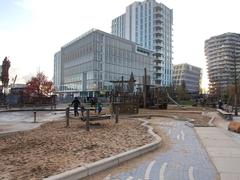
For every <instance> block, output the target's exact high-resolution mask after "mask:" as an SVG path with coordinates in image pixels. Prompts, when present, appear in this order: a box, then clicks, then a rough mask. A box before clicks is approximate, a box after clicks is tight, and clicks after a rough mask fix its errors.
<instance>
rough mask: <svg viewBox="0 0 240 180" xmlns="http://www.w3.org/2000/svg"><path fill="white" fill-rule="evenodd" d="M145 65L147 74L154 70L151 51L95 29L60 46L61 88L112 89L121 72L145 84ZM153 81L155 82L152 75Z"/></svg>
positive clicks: (80, 90)
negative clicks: (113, 82)
mask: <svg viewBox="0 0 240 180" xmlns="http://www.w3.org/2000/svg"><path fill="white" fill-rule="evenodd" d="M54 67H58V66H57V65H56V66H54ZM144 68H146V69H147V73H148V75H151V74H153V57H152V51H150V50H146V49H144V48H140V47H138V46H137V45H136V44H135V43H134V42H132V41H129V40H126V39H123V38H120V37H117V36H114V35H112V34H108V33H105V32H103V31H100V30H96V29H92V30H90V31H89V32H87V33H85V34H83V35H82V36H80V37H78V38H77V39H75V40H73V41H71V42H69V43H68V44H66V45H64V46H63V47H62V48H61V73H60V74H61V77H60V78H59V79H61V83H60V87H59V92H66V93H67V92H73V93H80V92H81V93H84V94H85V95H92V93H93V92H100V91H110V90H111V89H112V86H113V84H112V83H111V82H110V81H113V80H121V79H122V76H123V79H124V80H129V78H130V74H131V73H133V75H134V78H135V80H136V83H137V84H142V83H143V82H142V79H143V75H144ZM55 71H56V69H54V72H55ZM55 78H57V77H55ZM150 81H151V83H152V84H153V83H154V81H153V78H152V76H150ZM54 82H55V81H54ZM86 93H87V94H86ZM89 93H90V94H89Z"/></svg>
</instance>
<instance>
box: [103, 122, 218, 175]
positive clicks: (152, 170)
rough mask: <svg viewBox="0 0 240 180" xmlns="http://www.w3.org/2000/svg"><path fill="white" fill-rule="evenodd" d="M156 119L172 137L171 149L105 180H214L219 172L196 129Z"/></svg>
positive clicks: (179, 123)
mask: <svg viewBox="0 0 240 180" xmlns="http://www.w3.org/2000/svg"><path fill="white" fill-rule="evenodd" d="M155 119H156V121H155V125H156V126H159V127H161V129H162V130H163V131H164V132H165V134H166V135H167V136H168V137H169V139H170V141H171V149H170V150H168V151H166V152H164V153H159V154H157V155H156V156H155V157H154V159H153V160H150V161H145V162H143V163H141V164H139V165H138V166H137V167H136V168H134V169H131V170H128V171H125V172H122V173H119V174H109V175H107V176H106V177H105V180H109V179H111V180H112V179H114V180H115V179H119V180H126V179H127V180H164V179H165V180H169V179H170V180H188V179H189V180H210V179H211V180H212V179H216V178H217V172H216V169H215V168H214V166H213V165H212V164H211V161H210V159H209V158H208V155H207V153H206V151H205V149H204V148H203V146H202V145H201V143H200V142H199V140H198V138H197V136H196V133H195V131H194V129H192V128H190V127H188V126H186V125H185V124H184V122H179V121H175V120H170V119H168V121H161V119H162V118H155ZM155 119H154V120H155ZM166 119H167V118H165V120H166Z"/></svg>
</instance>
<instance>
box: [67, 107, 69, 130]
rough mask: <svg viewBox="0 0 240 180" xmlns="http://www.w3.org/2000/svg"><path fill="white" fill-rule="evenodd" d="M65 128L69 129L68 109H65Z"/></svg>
mask: <svg viewBox="0 0 240 180" xmlns="http://www.w3.org/2000/svg"><path fill="white" fill-rule="evenodd" d="M66 127H69V107H67V108H66Z"/></svg>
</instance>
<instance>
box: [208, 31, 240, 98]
mask: <svg viewBox="0 0 240 180" xmlns="http://www.w3.org/2000/svg"><path fill="white" fill-rule="evenodd" d="M205 55H206V57H207V66H208V77H209V91H210V94H217V95H221V94H222V92H223V91H224V90H226V88H227V87H228V86H229V85H233V84H234V74H235V72H234V71H235V68H236V71H237V72H238V73H239V71H240V66H239V65H240V34H236V33H225V34H222V35H219V36H214V37H211V38H210V39H208V40H206V41H205ZM237 75H238V74H237Z"/></svg>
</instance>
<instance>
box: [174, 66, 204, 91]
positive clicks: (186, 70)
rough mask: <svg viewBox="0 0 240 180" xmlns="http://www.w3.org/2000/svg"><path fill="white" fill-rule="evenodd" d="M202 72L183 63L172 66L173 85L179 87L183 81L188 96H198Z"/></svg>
mask: <svg viewBox="0 0 240 180" xmlns="http://www.w3.org/2000/svg"><path fill="white" fill-rule="evenodd" d="M201 77H202V70H201V68H199V67H196V66H193V65H190V64H187V63H184V64H177V65H174V70H173V84H174V85H175V86H181V85H182V83H183V81H184V82H185V85H186V90H187V91H188V93H190V94H199V90H200V83H201Z"/></svg>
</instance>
